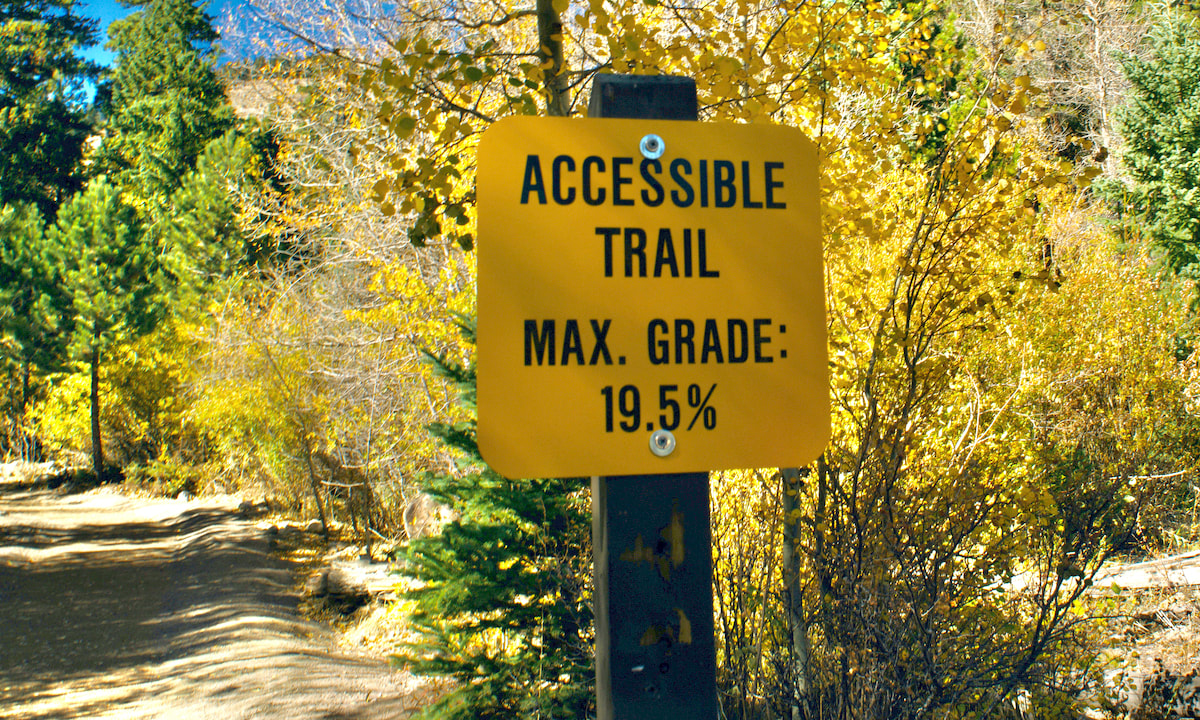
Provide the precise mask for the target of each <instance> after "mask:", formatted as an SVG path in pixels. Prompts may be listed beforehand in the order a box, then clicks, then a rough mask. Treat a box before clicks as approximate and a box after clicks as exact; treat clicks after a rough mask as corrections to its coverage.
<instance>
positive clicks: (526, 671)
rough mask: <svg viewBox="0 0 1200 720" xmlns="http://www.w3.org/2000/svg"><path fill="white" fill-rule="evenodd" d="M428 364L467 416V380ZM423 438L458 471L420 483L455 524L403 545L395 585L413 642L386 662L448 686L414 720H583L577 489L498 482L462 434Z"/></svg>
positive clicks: (588, 655) (586, 660)
mask: <svg viewBox="0 0 1200 720" xmlns="http://www.w3.org/2000/svg"><path fill="white" fill-rule="evenodd" d="M464 330H465V331H466V332H467V333H468V334H469V335H473V332H474V331H473V329H472V328H464ZM472 340H473V337H472ZM435 362H436V363H437V365H438V367H439V368H440V370H441V371H442V373H443V374H444V375H446V376H447V377H449V378H451V379H453V380H454V381H455V382H456V383H458V385H459V386H460V388H461V390H462V398H463V402H465V403H467V404H468V405H473V403H474V395H475V373H474V370H473V369H464V368H462V367H459V366H455V365H452V364H448V363H445V362H440V361H436V360H435ZM433 432H434V433H435V434H436V435H437V436H438V437H440V438H442V439H443V440H444V441H445V442H446V443H447V444H448V445H450V446H451V447H453V448H456V449H457V450H459V451H460V452H461V453H462V456H461V462H460V467H459V471H458V472H448V473H444V474H440V475H432V476H429V477H427V478H426V481H425V491H426V492H427V493H429V494H430V495H431V496H432V497H433V498H434V499H435V500H437V501H438V502H440V503H443V504H445V505H448V506H449V507H451V508H453V509H454V510H455V511H456V512H457V513H458V515H459V517H458V519H457V520H455V521H454V522H451V523H449V524H447V525H446V526H445V527H444V528H443V529H442V531H441V533H440V534H437V535H433V536H430V537H425V538H420V539H417V540H413V541H411V542H410V543H409V547H408V550H407V553H406V554H407V561H408V564H407V569H406V570H405V574H407V575H410V576H411V577H412V578H413V579H415V580H416V581H417V583H416V589H414V590H412V591H410V592H409V593H407V597H408V598H409V599H411V600H414V601H415V609H414V611H413V614H412V618H411V620H412V623H413V627H414V628H415V629H416V630H417V631H418V632H419V634H420V635H421V640H420V641H419V642H416V643H413V644H412V645H410V646H409V647H408V648H407V650H406V652H405V654H404V655H402V656H401V657H399V658H398V660H400V661H401V662H403V663H404V664H406V665H407V666H409V667H411V668H412V669H413V670H414V671H415V672H417V673H418V674H422V675H437V676H447V677H452V678H454V679H456V680H458V681H459V682H458V684H457V685H456V686H455V687H454V689H453V690H451V691H450V692H449V693H448V694H447V695H445V696H444V697H443V698H442V699H440V700H439V701H438V702H437V703H435V704H434V705H432V706H430V707H428V708H426V710H425V716H426V717H428V718H438V719H440V720H441V719H444V720H467V719H468V718H471V719H472V720H474V719H476V718H478V719H483V720H489V719H495V720H500V719H503V720H509V719H510V718H519V717H532V718H572V720H574V719H577V718H583V717H587V716H588V713H589V712H591V711H592V706H593V702H592V701H593V695H594V686H593V682H594V670H593V650H592V640H593V633H592V611H591V604H590V603H591V548H590V542H589V536H590V532H591V508H590V504H589V500H588V488H587V483H586V481H584V480H581V479H578V478H576V479H565V480H564V479H553V480H550V479H541V480H508V479H506V478H503V477H501V476H500V475H498V474H496V473H495V472H493V471H492V470H491V469H490V468H488V467H487V465H486V464H484V462H483V460H482V458H481V457H480V455H479V449H478V447H477V446H476V444H475V427H474V423H469V424H463V425H457V426H446V425H437V426H434V427H433Z"/></svg>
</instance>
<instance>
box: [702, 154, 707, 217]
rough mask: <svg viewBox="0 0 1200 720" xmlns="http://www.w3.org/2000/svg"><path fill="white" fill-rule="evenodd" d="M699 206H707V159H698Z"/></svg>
mask: <svg viewBox="0 0 1200 720" xmlns="http://www.w3.org/2000/svg"><path fill="white" fill-rule="evenodd" d="M700 207H708V161H707V160H701V161H700Z"/></svg>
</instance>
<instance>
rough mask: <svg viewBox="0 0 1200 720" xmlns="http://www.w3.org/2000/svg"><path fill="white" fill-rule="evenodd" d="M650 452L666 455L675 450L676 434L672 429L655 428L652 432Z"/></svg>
mask: <svg viewBox="0 0 1200 720" xmlns="http://www.w3.org/2000/svg"><path fill="white" fill-rule="evenodd" d="M650 452H652V453H654V454H655V455H657V456H659V457H666V456H668V455H670V454H671V453H673V452H675V435H674V433H672V432H671V431H670V430H655V431H654V432H652V433H650Z"/></svg>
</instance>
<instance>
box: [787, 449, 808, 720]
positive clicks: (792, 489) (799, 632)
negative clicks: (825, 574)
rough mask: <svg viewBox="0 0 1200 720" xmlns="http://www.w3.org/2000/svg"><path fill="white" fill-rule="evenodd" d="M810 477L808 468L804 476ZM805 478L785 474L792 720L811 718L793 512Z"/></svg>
mask: <svg viewBox="0 0 1200 720" xmlns="http://www.w3.org/2000/svg"><path fill="white" fill-rule="evenodd" d="M807 474H808V471H807V469H806V470H805V471H804V475H807ZM802 478H803V476H802V475H801V471H799V470H797V469H795V468H788V469H786V470H784V471H783V587H784V598H785V601H786V602H787V619H788V629H789V630H790V631H791V636H792V673H793V677H794V683H793V694H792V720H801V718H808V717H811V715H810V713H809V695H810V693H811V691H812V685H811V683H810V682H809V678H808V664H809V663H808V658H809V643H808V621H807V620H806V619H805V618H804V591H803V588H802V587H801V586H800V549H799V545H800V517H799V514H798V513H794V512H793V511H795V510H797V509H798V508H799V499H800V487H801V485H802Z"/></svg>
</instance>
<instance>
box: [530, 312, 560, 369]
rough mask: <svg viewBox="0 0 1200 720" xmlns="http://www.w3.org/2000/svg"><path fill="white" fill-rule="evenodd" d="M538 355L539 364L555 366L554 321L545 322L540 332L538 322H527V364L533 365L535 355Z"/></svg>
mask: <svg viewBox="0 0 1200 720" xmlns="http://www.w3.org/2000/svg"><path fill="white" fill-rule="evenodd" d="M534 352H536V353H537V364H538V365H542V364H546V365H553V364H554V321H553V320H543V321H542V327H541V330H540V331H539V330H538V324H537V320H526V321H525V364H526V365H532V364H533V354H534Z"/></svg>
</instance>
